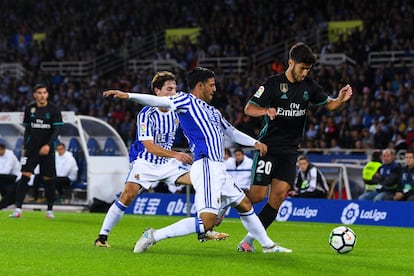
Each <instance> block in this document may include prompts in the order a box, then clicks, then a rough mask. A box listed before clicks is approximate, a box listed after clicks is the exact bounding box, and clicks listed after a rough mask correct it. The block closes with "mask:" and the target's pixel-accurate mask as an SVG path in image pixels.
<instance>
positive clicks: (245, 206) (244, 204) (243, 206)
mask: <svg viewBox="0 0 414 276" xmlns="http://www.w3.org/2000/svg"><path fill="white" fill-rule="evenodd" d="M251 209H252V203H251V201H250V200H249V199H248V198H247V197H244V198H243V200H242V201H241V202H240V204H239V205H238V206H236V210H237V211H238V212H239V213H246V212H248V211H250V210H251Z"/></svg>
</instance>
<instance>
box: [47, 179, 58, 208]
mask: <svg viewBox="0 0 414 276" xmlns="http://www.w3.org/2000/svg"><path fill="white" fill-rule="evenodd" d="M44 183H45V196H46V201H47V210H48V211H52V209H53V203H54V202H55V196H56V187H55V179H47V180H44Z"/></svg>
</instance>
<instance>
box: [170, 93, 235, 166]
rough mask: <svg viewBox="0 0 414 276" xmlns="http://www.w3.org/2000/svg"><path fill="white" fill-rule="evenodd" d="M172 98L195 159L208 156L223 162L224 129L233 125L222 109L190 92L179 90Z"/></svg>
mask: <svg viewBox="0 0 414 276" xmlns="http://www.w3.org/2000/svg"><path fill="white" fill-rule="evenodd" d="M170 100H171V101H172V105H173V109H174V111H175V112H177V114H178V118H179V119H180V124H181V127H182V128H183V130H184V134H185V135H186V137H187V139H188V140H189V146H190V150H191V151H192V152H193V155H194V157H193V158H194V160H198V159H201V158H204V157H207V158H209V159H211V160H213V161H220V162H223V161H224V130H226V129H227V128H231V127H232V126H231V124H230V123H229V122H228V121H227V120H226V119H224V118H223V116H222V115H221V113H220V111H218V110H217V109H216V108H215V107H213V106H211V105H209V104H207V103H206V102H204V101H202V100H200V99H198V98H197V97H195V96H194V95H192V94H190V93H185V92H177V94H176V95H175V96H172V97H170Z"/></svg>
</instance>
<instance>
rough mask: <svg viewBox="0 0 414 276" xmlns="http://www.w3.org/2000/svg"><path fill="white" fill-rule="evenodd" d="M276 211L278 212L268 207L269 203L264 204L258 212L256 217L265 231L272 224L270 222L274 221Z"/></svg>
mask: <svg viewBox="0 0 414 276" xmlns="http://www.w3.org/2000/svg"><path fill="white" fill-rule="evenodd" d="M277 211H278V210H276V209H274V208H273V207H272V206H270V205H269V203H266V205H265V206H264V207H263V209H262V210H261V211H260V213H259V215H258V217H259V219H260V221H261V222H262V224H263V227H264V228H265V229H267V228H268V227H269V225H270V224H272V222H273V221H274V220H275V219H276V216H277Z"/></svg>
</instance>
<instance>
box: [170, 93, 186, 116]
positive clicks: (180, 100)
mask: <svg viewBox="0 0 414 276" xmlns="http://www.w3.org/2000/svg"><path fill="white" fill-rule="evenodd" d="M169 100H170V106H171V110H173V111H177V112H186V111H187V110H188V107H189V105H190V101H191V99H190V94H188V93H185V92H182V91H180V92H177V94H175V95H174V96H171V97H169Z"/></svg>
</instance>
